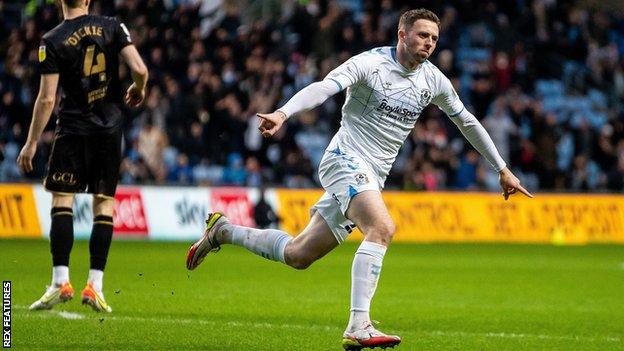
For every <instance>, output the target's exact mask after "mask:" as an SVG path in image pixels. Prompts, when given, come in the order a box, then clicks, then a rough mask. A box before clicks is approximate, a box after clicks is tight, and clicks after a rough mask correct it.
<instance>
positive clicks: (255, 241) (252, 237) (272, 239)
mask: <svg viewBox="0 0 624 351" xmlns="http://www.w3.org/2000/svg"><path fill="white" fill-rule="evenodd" d="M223 229H224V230H222V231H221V233H220V234H221V238H219V242H221V243H224V244H226V243H231V244H234V245H238V246H242V247H244V248H246V249H247V250H249V251H251V252H253V253H255V254H256V255H259V256H262V257H264V258H266V259H269V260H273V261H279V262H282V263H286V262H285V261H284V248H285V247H286V244H288V242H289V241H290V240H292V237H291V236H290V235H288V233H286V232H283V231H281V230H277V229H264V230H260V229H254V228H248V227H242V226H238V225H233V224H227V225H224V226H223Z"/></svg>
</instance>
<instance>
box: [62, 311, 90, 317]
mask: <svg viewBox="0 0 624 351" xmlns="http://www.w3.org/2000/svg"><path fill="white" fill-rule="evenodd" d="M57 314H58V315H59V316H60V317H63V318H65V319H84V317H85V315H84V314H81V313H74V312H67V311H60V312H58V313H57Z"/></svg>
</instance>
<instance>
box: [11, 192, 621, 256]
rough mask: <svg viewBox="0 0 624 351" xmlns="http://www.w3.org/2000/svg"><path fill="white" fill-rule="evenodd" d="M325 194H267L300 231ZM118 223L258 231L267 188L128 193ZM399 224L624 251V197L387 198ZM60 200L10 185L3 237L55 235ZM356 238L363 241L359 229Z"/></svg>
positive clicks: (423, 234)
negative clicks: (214, 220)
mask: <svg viewBox="0 0 624 351" xmlns="http://www.w3.org/2000/svg"><path fill="white" fill-rule="evenodd" d="M321 195H322V191H321V190H292V189H277V188H276V189H267V190H266V191H265V193H264V197H265V200H266V202H267V203H268V204H270V205H271V206H272V207H273V208H274V210H275V212H276V213H277V214H278V216H279V218H280V221H279V227H280V228H281V229H283V230H285V231H287V232H289V233H292V234H296V233H299V232H300V231H301V230H303V228H304V227H305V226H306V224H307V222H308V220H309V216H310V207H311V206H312V205H313V204H314V203H315V202H316V201H317V200H318V199H319V197H320V196H321ZM115 198H116V200H117V201H116V203H115V210H114V215H113V222H114V232H115V236H116V237H122V238H137V239H154V240H185V241H191V240H194V239H196V238H198V237H199V235H201V233H202V231H203V226H204V219H205V217H206V214H207V213H209V212H211V211H222V212H224V213H225V214H226V215H227V216H228V218H229V219H230V221H231V222H233V223H235V224H241V225H246V226H255V221H254V216H253V213H254V207H255V205H256V203H257V202H258V200H259V199H260V191H259V190H258V189H250V188H237V187H219V188H207V187H162V186H140V187H139V186H136V187H125V186H122V187H119V188H118V190H117V194H116V195H115ZM384 199H385V201H386V204H387V206H388V209H389V211H390V214H391V216H392V218H393V219H394V221H395V223H396V225H397V232H396V234H395V237H394V240H395V241H416V242H437V241H442V242H523V243H554V244H584V243H624V195H602V194H565V195H562V194H539V193H538V194H537V196H536V197H535V198H534V199H528V198H525V197H523V196H520V195H516V196H514V197H512V199H510V200H509V201H504V200H503V199H502V197H501V196H500V195H497V194H489V193H467V192H462V193H444V192H435V193H429V192H426V193H412V192H393V191H388V192H384ZM50 200H51V195H50V194H49V193H48V192H46V191H45V190H44V189H43V187H42V186H40V185H27V184H0V238H2V237H34V238H36V237H46V236H47V235H48V232H49V229H50V216H49V214H50ZM92 218H93V214H92V204H91V196H90V195H87V194H79V195H77V196H76V199H75V201H74V234H75V236H76V237H77V238H88V237H89V233H90V231H91V225H92ZM349 239H350V240H360V239H361V233H359V232H358V231H357V230H355V231H354V232H353V233H352V234H351V237H350V238H349Z"/></svg>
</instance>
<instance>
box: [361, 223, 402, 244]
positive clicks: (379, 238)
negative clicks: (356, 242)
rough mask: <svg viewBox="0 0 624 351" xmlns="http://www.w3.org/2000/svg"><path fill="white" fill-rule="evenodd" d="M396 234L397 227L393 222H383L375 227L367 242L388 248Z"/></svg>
mask: <svg viewBox="0 0 624 351" xmlns="http://www.w3.org/2000/svg"><path fill="white" fill-rule="evenodd" d="M395 232H396V225H395V224H394V222H393V221H386V222H381V223H378V224H376V225H375V227H374V228H373V230H371V233H370V235H367V240H369V241H373V242H377V243H380V244H382V245H385V246H388V245H389V244H390V242H392V237H393V236H394V233H395Z"/></svg>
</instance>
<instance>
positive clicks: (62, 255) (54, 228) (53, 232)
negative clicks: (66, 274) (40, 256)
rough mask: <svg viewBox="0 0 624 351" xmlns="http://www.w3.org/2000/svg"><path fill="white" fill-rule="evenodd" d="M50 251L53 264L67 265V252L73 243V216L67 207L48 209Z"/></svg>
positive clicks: (68, 252)
mask: <svg viewBox="0 0 624 351" xmlns="http://www.w3.org/2000/svg"><path fill="white" fill-rule="evenodd" d="M50 216H51V217H52V224H51V225H50V252H52V265H53V266H69V254H70V252H71V249H72V246H73V245H74V217H73V212H72V209H71V208H69V207H53V208H52V211H50Z"/></svg>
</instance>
